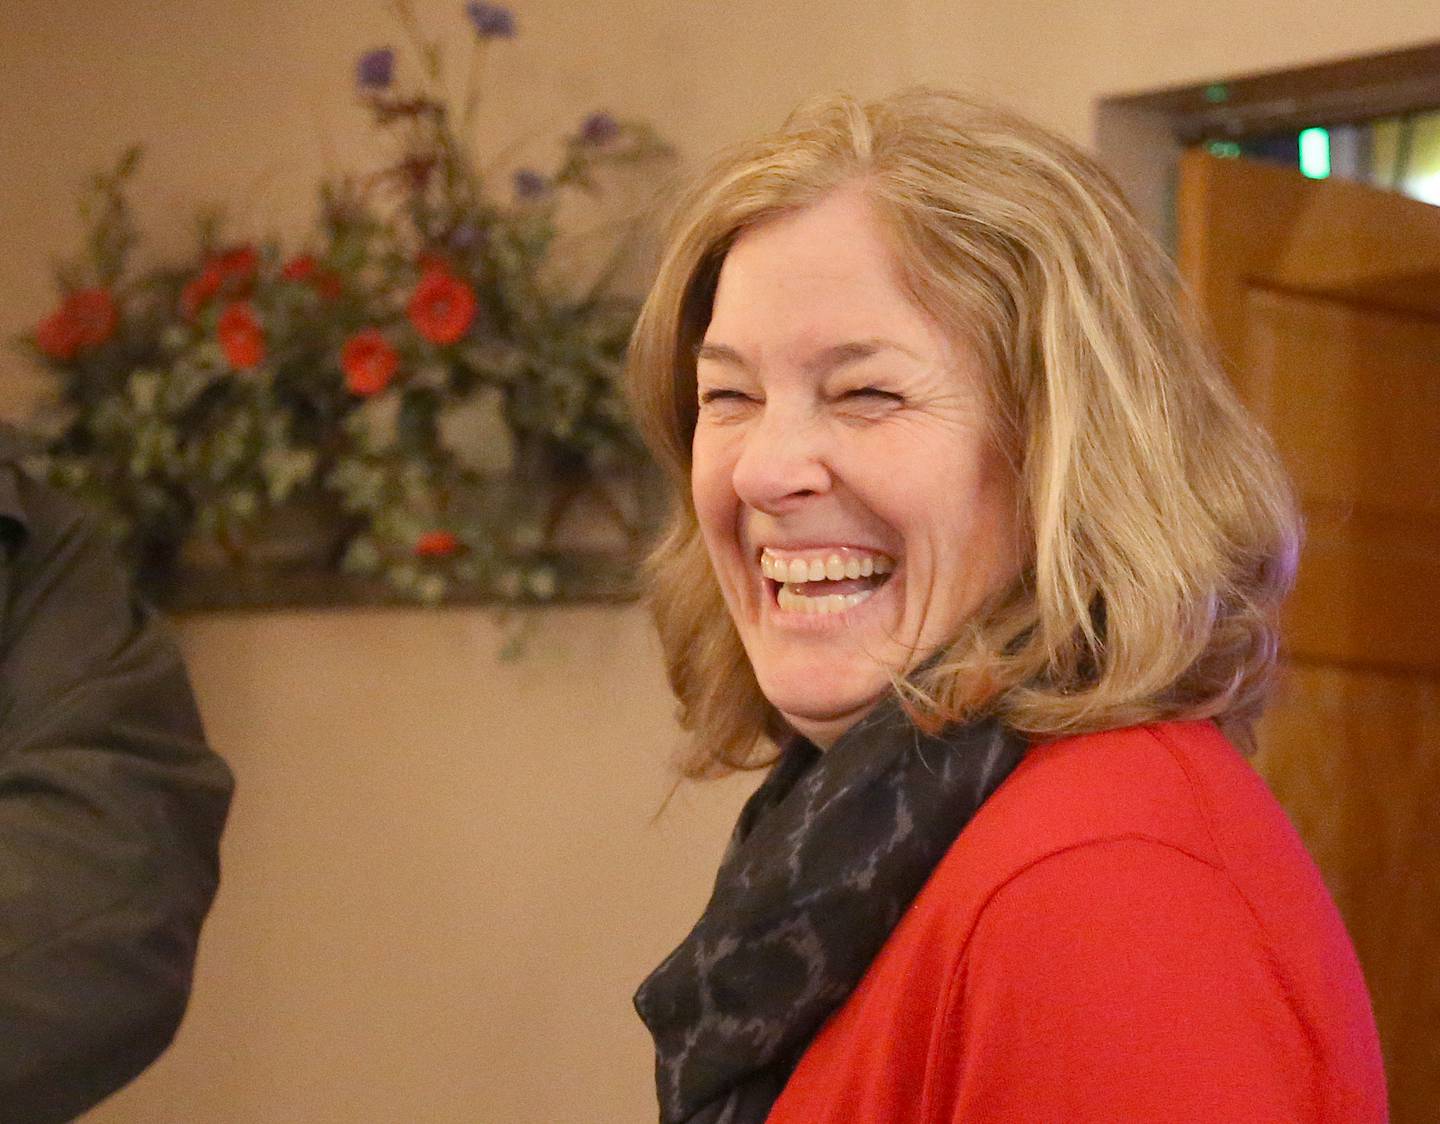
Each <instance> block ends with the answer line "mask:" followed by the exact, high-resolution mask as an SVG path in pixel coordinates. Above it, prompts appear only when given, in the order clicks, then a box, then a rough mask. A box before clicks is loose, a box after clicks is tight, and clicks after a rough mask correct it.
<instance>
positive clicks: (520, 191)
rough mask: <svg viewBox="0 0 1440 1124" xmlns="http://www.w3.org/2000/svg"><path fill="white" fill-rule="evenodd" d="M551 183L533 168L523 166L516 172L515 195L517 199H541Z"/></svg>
mask: <svg viewBox="0 0 1440 1124" xmlns="http://www.w3.org/2000/svg"><path fill="white" fill-rule="evenodd" d="M549 186H550V184H549V183H548V182H547V181H546V179H545V177H544V176H542V175H541V174H540V173H539V172H537V171H535V170H534V169H533V168H521V169H520V170H519V171H518V172H516V173H515V197H516V198H517V199H539V198H540V196H542V195H544V194H545V189H546V188H548V187H549Z"/></svg>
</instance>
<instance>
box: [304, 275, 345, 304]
mask: <svg viewBox="0 0 1440 1124" xmlns="http://www.w3.org/2000/svg"><path fill="white" fill-rule="evenodd" d="M310 284H312V285H314V286H315V291H316V292H317V293H319V294H320V295H321V296H322V297H324V298H325V299H326V300H327V301H333V300H334V299H335V298H336V297H338V296H339V295H340V293H341V291H342V290H343V289H344V288H345V279H344V278H343V277H341V276H340V274H339V273H337V272H336V271H335V270H333V269H320V270H316V272H315V276H314V278H312V279H311V281H310Z"/></svg>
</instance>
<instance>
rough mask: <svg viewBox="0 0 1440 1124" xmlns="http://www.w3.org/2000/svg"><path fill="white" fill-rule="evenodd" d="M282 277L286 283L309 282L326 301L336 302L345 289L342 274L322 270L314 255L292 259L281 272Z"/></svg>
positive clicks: (304, 255) (330, 270)
mask: <svg viewBox="0 0 1440 1124" xmlns="http://www.w3.org/2000/svg"><path fill="white" fill-rule="evenodd" d="M280 276H281V277H283V278H284V279H285V280H286V281H301V282H307V283H308V284H309V285H310V287H311V288H312V289H314V290H315V291H316V292H317V293H319V294H320V295H321V296H322V297H324V298H325V299H326V300H334V299H335V298H336V297H338V296H339V295H340V290H341V288H342V287H343V279H342V278H341V276H340V274H339V273H337V272H336V271H335V270H333V269H321V268H320V263H319V262H317V261H316V260H315V255H314V254H301V255H300V256H299V257H295V258H291V259H290V260H289V261H288V262H286V263H285V266H284V268H283V269H281V270H280Z"/></svg>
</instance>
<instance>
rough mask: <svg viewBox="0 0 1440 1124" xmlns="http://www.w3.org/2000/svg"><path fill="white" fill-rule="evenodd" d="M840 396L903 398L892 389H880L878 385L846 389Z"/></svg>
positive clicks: (897, 399) (898, 399)
mask: <svg viewBox="0 0 1440 1124" xmlns="http://www.w3.org/2000/svg"><path fill="white" fill-rule="evenodd" d="M840 397H841V398H869V399H875V400H880V401H886V402H903V401H905V399H904V398H903V397H902V396H901V395H899V394H896V393H895V392H894V391H893V390H881V389H880V388H879V387H878V386H860V387H856V388H855V389H854V390H847V391H846V392H845V393H844V394H842V395H841V396H840Z"/></svg>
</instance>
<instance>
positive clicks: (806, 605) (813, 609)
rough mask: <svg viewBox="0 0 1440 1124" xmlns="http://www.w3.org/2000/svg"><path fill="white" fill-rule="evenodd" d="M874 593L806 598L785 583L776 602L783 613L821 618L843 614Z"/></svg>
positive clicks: (869, 591) (859, 591)
mask: <svg viewBox="0 0 1440 1124" xmlns="http://www.w3.org/2000/svg"><path fill="white" fill-rule="evenodd" d="M874 592H875V591H874V590H873V589H862V590H858V591H857V592H855V593H826V594H822V595H821V596H819V597H806V596H805V595H804V594H802V593H796V592H795V591H794V589H793V588H792V587H791V586H790V584H789V583H788V582H787V583H786V584H784V585H782V586H781V587H780V592H779V594H778V595H777V600H778V601H779V603H780V608H781V609H782V610H783V611H784V612H787V613H808V614H812V615H821V616H823V615H825V614H827V613H843V612H844V611H845V610H846V609H853V608H854V607H855V606H856V605H858V604H860V602H862V601H865V600H867V599H868V598H869V597H870V595H871V594H873V593H874Z"/></svg>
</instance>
